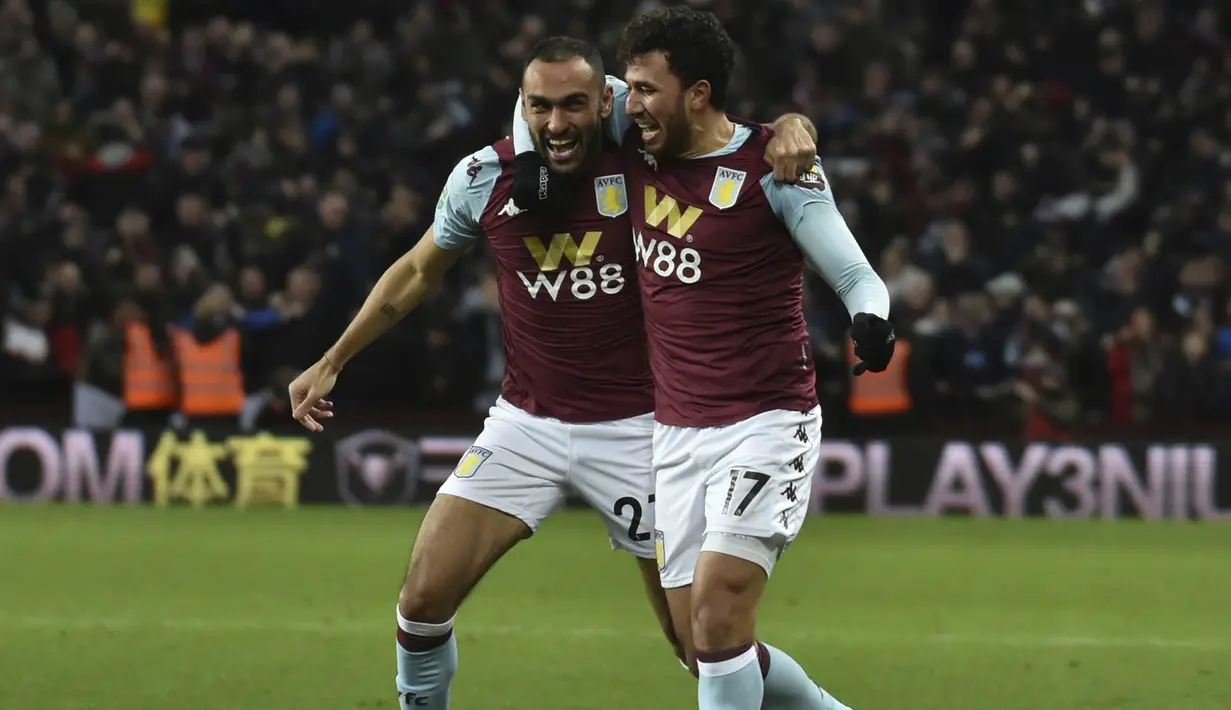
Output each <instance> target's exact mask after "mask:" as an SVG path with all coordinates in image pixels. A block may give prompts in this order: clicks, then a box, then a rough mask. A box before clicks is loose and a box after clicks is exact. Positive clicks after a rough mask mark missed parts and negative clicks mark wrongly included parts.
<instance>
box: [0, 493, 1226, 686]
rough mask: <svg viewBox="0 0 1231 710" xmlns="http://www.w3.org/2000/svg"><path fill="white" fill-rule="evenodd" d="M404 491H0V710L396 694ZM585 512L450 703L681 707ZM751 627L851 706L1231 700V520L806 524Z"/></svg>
mask: <svg viewBox="0 0 1231 710" xmlns="http://www.w3.org/2000/svg"><path fill="white" fill-rule="evenodd" d="M421 515H422V513H421V511H418V510H406V509H399V510H347V509H324V508H321V509H315V508H309V509H302V510H297V511H246V512H242V511H235V510H203V511H194V510H186V509H170V510H157V509H149V508H138V509H132V508H129V509H119V508H88V507H49V508H16V507H0V708H2V709H3V710H80V709H92V710H166V709H167V708H175V710H349V709H358V708H386V709H390V710H392V709H393V708H396V700H395V697H394V691H393V675H394V661H393V648H394V643H395V642H394V613H393V610H394V604H395V599H396V597H397V591H398V587H399V585H400V583H401V577H402V573H403V569H404V566H405V563H406V559H407V556H408V552H409V549H410V544H411V542H412V540H413V537H414V532H415V530H416V528H417V526H418V523H419V520H420V518H421ZM639 585H640V582H639V581H638V579H637V577H636V570H635V569H634V567H633V563H632V562H631V561H630V560H629V559H627V558H626V557H624V556H623V555H621V554H619V553H614V552H611V551H610V550H608V549H607V546H606V540H605V538H604V535H603V532H602V528H601V526H600V524H599V523H598V521H597V520H596V519H595V518H594V517H593V516H591V515H588V514H586V513H585V512H584V511H579V512H572V511H570V512H567V513H564V514H561V515H558V516H557V517H555V518H553V519H552V520H551V521H549V522H548V524H547V525H546V526H545V527H544V528H543V530H542V531H541V532H540V533H539V534H538V535H537V536H535V538H534V539H532V540H530V541H529V542H527V543H525V544H524V545H522V546H521V547H520V548H519V549H517V550H515V551H514V553H513V554H512V555H511V556H510V557H509V558H507V559H506V560H505V561H503V562H502V563H501V564H500V565H499V566H498V567H497V568H496V569H495V570H494V572H493V573H492V574H491V575H489V577H488V578H487V579H486V580H485V581H484V583H483V584H482V585H481V586H480V588H479V590H478V592H477V593H476V594H475V596H474V597H473V598H472V599H471V600H470V601H469V602H468V603H467V605H466V607H465V608H464V609H463V611H462V613H461V615H460V616H459V620H458V625H457V628H458V638H459V643H460V653H461V669H460V671H459V673H458V676H457V680H456V682H455V685H454V696H453V697H454V707H455V708H456V709H457V710H499V709H500V708H510V709H511V708H519V709H524V710H566V709H567V710H580V709H585V708H593V709H595V710H598V709H600V708H601V709H604V710H607V709H610V708H631V709H634V710H687V709H688V708H692V707H696V706H695V692H696V686H695V682H694V681H693V679H692V678H691V677H690V676H688V675H687V674H686V673H685V672H684V671H683V670H681V669H680V667H679V666H678V665H677V664H676V662H675V661H674V660H673V658H672V656H671V654H670V652H669V650H668V647H667V644H666V643H665V642H664V641H663V640H662V639H661V638H660V637H659V634H658V631H657V628H656V625H655V623H654V621H653V619H652V618H651V616H650V612H649V608H648V605H647V604H646V602H645V600H644V598H643V595H642V591H641V589H640V586H639ZM760 635H761V637H762V638H763V639H765V640H766V641H769V642H771V643H774V644H776V645H778V646H780V647H782V648H783V649H786V650H788V651H789V652H791V653H792V654H794V655H795V657H796V658H798V659H799V660H800V662H801V663H803V664H804V666H805V667H806V668H808V669H809V671H810V672H811V673H812V674H813V676H814V677H815V678H816V679H818V680H819V681H820V682H821V683H822V684H823V685H825V686H826V687H827V688H829V689H830V690H831V691H833V692H834V693H835V694H837V695H838V697H840V698H842V699H843V700H844V701H845V702H846V703H847V704H849V705H851V706H852V707H854V708H855V709H856V710H1038V709H1040V708H1046V709H1047V710H1062V709H1068V710H1111V709H1113V708H1114V709H1116V710H1120V709H1123V710H1134V709H1140V710H1227V709H1228V708H1231V526H1218V525H1197V524H1187V523H1182V524H1177V523H1170V524H1147V523H1139V522H1123V523H1106V522H1103V523H1058V522H1043V521H973V520H904V519H892V520H889V519H879V520H875V519H861V518H836V517H835V518H814V519H812V520H810V521H809V522H808V524H807V525H806V526H805V528H804V534H803V536H802V537H801V538H800V540H799V541H798V542H797V543H796V544H795V545H794V546H793V547H792V548H791V549H790V551H789V552H788V553H787V555H786V556H785V557H784V558H783V560H782V563H781V566H780V568H779V571H778V572H777V573H776V574H775V576H774V579H773V581H772V583H771V588H770V592H769V595H768V597H767V599H766V601H765V603H764V605H763V612H762V615H761V625H760Z"/></svg>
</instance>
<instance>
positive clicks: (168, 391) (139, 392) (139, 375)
mask: <svg viewBox="0 0 1231 710" xmlns="http://www.w3.org/2000/svg"><path fill="white" fill-rule="evenodd" d="M178 394H179V393H178V391H177V390H176V385H175V367H174V366H173V365H172V363H171V360H170V358H168V357H166V356H163V355H160V354H159V353H158V351H157V350H155V349H154V337H153V336H152V335H151V334H150V328H149V326H147V325H146V324H145V323H129V324H128V325H127V326H126V327H125V328H124V405H125V406H126V407H128V409H129V410H130V411H150V410H157V409H171V408H172V407H174V406H175V405H176V403H177V402H178V399H179V397H178Z"/></svg>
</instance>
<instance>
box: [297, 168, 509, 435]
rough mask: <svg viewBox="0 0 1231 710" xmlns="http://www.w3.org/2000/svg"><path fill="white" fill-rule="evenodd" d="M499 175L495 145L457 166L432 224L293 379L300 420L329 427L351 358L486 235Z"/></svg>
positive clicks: (311, 425)
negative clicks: (483, 220) (331, 397)
mask: <svg viewBox="0 0 1231 710" xmlns="http://www.w3.org/2000/svg"><path fill="white" fill-rule="evenodd" d="M499 174H500V160H499V157H498V156H497V155H496V152H495V151H494V150H492V149H491V148H490V147H489V148H484V149H483V150H481V151H479V152H477V153H475V154H473V155H471V156H468V157H467V158H466V159H463V160H462V161H461V162H459V163H458V164H457V166H456V167H455V168H454V169H453V172H452V173H451V174H450V175H449V179H448V181H447V182H446V183H445V187H444V190H442V191H441V193H440V200H439V201H438V202H437V203H436V219H435V221H434V222H433V224H432V226H431V227H429V228H428V230H427V232H426V233H424V235H423V237H422V238H421V239H420V240H419V242H418V243H417V244H416V245H415V246H414V247H413V248H412V249H411V250H410V251H408V252H406V253H405V254H403V255H402V257H401V258H400V259H398V260H397V261H395V262H394V263H393V265H392V266H390V267H389V268H388V269H386V270H385V273H384V274H383V275H382V276H381V277H380V280H379V281H377V282H376V286H375V287H374V288H373V289H372V292H371V293H370V294H368V297H367V299H366V300H365V301H364V303H363V306H362V307H361V308H360V309H359V314H358V315H356V316H355V318H354V320H352V321H351V323H350V325H348V326H347V327H346V331H345V332H343V333H342V336H341V337H340V338H338V340H337V342H335V343H334V344H333V346H332V347H330V348H329V350H327V351H326V352H325V354H324V355H322V356H321V359H320V360H318V361H317V362H316V364H315V365H313V366H312V367H309V368H308V369H307V370H305V371H304V372H303V374H301V375H300V376H299V377H297V378H295V381H294V382H292V383H291V386H290V396H291V407H292V409H293V416H294V418H295V419H296V420H298V421H299V423H300V424H303V425H304V426H305V427H306V428H308V429H309V430H312V431H321V430H322V429H323V427H322V426H321V424H320V422H319V421H317V420H318V419H320V418H324V417H331V416H333V414H332V412H331V411H329V410H330V407H332V403H330V402H328V401H327V400H325V399H324V398H325V396H327V395H328V394H329V392H330V391H332V390H333V386H334V383H335V382H336V381H337V377H338V374H339V373H340V372H341V371H342V368H343V367H345V365H346V363H348V362H350V360H351V358H353V357H355V356H356V355H358V354H359V353H360V352H361V351H362V350H363V349H364V348H366V347H367V346H368V345H370V344H371V343H372V341H374V340H376V339H377V338H379V337H380V336H381V335H382V334H384V333H385V331H387V330H389V329H390V328H392V327H393V326H394V325H395V324H396V323H397V322H398V321H400V320H401V319H402V318H403V317H405V316H406V314H407V313H409V312H410V311H411V310H413V309H414V308H415V307H416V306H418V305H419V303H420V302H421V301H422V300H423V298H424V296H426V295H427V294H428V293H429V292H430V291H431V290H432V289H433V288H434V287H435V286H436V285H437V284H438V283H440V281H441V280H442V279H443V278H444V274H445V272H447V271H448V270H449V268H450V267H452V266H453V264H455V263H457V260H458V258H459V257H460V256H461V255H462V253H464V252H465V251H466V249H468V248H469V247H470V246H471V245H472V244H473V243H474V242H476V241H478V240H479V239H481V238H483V230H482V228H481V226H480V224H479V219H480V217H481V216H482V214H483V209H484V207H485V206H486V205H487V201H488V199H490V197H491V193H492V189H493V187H494V186H495V182H496V177H497V176H499Z"/></svg>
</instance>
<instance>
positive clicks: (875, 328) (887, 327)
mask: <svg viewBox="0 0 1231 710" xmlns="http://www.w3.org/2000/svg"><path fill="white" fill-rule="evenodd" d="M851 340H853V341H855V357H857V358H859V359H860V360H861V361H862V362H859V363H857V364H856V365H855V367H854V368H853V369H852V370H851V374H853V375H856V376H859V375H862V374H863V373H865V372H884V371H885V369H886V368H887V367H889V361H890V360H892V359H893V345H894V342H895V340H896V339H895V338H894V335H893V323H890V322H889V321H887V320H885V319H884V318H881V317H880V316H876V315H872V314H871V313H856V314H855V318H854V321H853V322H852V323H851Z"/></svg>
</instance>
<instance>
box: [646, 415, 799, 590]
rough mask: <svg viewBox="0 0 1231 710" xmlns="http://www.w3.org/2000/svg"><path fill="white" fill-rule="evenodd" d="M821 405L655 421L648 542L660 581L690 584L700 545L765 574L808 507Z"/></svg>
mask: <svg viewBox="0 0 1231 710" xmlns="http://www.w3.org/2000/svg"><path fill="white" fill-rule="evenodd" d="M820 455H821V410H820V408H819V407H817V408H815V409H813V410H812V411H810V412H791V411H786V410H774V411H770V412H763V413H761V414H758V415H756V416H754V417H751V418H749V419H745V420H744V421H742V422H736V423H735V424H728V425H726V426H717V427H676V426H666V425H663V424H658V425H655V427H654V476H655V487H654V492H655V500H656V503H655V506H656V509H657V515H658V517H657V520H658V522H657V523H656V528H655V530H654V542H655V547H656V550H657V557H658V572H659V576H660V578H661V579H662V584H663V587H666V588H669V589H670V588H674V587H684V586H687V585H689V584H692V575H693V570H694V569H695V568H696V566H697V557H698V556H699V555H700V554H701V550H702V549H705V550H713V551H715V552H723V553H726V554H729V555H734V556H736V557H739V558H742V559H746V560H749V561H750V562H755V563H756V564H758V565H760V566H761V567H762V568H764V569H765V573H766V574H769V573H771V572H772V571H773V567H774V563H775V562H777V560H778V557H779V556H780V555H781V554H782V551H783V550H784V549H786V546H787V545H789V544H790V543H791V541H792V540H794V539H795V536H796V535H798V534H799V530H800V528H801V527H802V526H803V523H804V517H805V516H806V515H807V513H808V499H809V497H810V496H811V492H812V475H813V472H814V471H815V470H816V466H817V463H818V461H819V460H820Z"/></svg>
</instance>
